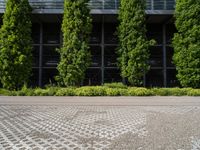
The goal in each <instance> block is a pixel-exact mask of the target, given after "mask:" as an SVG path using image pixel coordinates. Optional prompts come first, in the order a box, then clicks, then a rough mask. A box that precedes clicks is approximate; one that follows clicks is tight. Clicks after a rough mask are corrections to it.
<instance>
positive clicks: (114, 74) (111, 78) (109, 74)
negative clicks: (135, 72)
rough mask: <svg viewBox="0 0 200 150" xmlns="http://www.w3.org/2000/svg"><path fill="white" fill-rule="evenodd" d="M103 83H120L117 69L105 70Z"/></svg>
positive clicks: (120, 78) (120, 79)
mask: <svg viewBox="0 0 200 150" xmlns="http://www.w3.org/2000/svg"><path fill="white" fill-rule="evenodd" d="M104 82H105V83H110V82H122V77H121V76H120V70H119V69H105V75H104Z"/></svg>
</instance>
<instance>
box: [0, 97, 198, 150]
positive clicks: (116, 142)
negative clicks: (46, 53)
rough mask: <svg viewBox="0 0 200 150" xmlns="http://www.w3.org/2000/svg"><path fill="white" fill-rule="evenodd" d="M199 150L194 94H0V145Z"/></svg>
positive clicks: (50, 148) (0, 148)
mask: <svg viewBox="0 0 200 150" xmlns="http://www.w3.org/2000/svg"><path fill="white" fill-rule="evenodd" d="M4 149H5V150H7V149H8V150H9V149H10V150H13V149H14V150H23V149H31V150H32V149H34V150H40V149H42V150H43V149H44V150H54V149H55V150H57V149H58V150H96V149H97V150H174V149H176V150H199V149H200V98H199V97H92V98H91V97H0V150H4Z"/></svg>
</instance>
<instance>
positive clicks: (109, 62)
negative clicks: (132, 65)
mask: <svg viewBox="0 0 200 150" xmlns="http://www.w3.org/2000/svg"><path fill="white" fill-rule="evenodd" d="M116 48H117V47H116V46H106V47H105V49H104V58H105V60H104V63H105V67H117V54H116Z"/></svg>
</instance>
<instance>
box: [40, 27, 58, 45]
mask: <svg viewBox="0 0 200 150" xmlns="http://www.w3.org/2000/svg"><path fill="white" fill-rule="evenodd" d="M43 43H44V44H59V43H60V25H59V24H56V23H49V24H44V25H43Z"/></svg>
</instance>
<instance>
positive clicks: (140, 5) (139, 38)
mask: <svg viewBox="0 0 200 150" xmlns="http://www.w3.org/2000/svg"><path fill="white" fill-rule="evenodd" d="M145 16H146V15H145V0H121V7H120V12H119V21H120V25H119V27H118V37H119V42H120V44H119V48H118V53H119V58H118V60H119V67H120V69H121V75H122V77H124V78H127V79H128V81H129V83H130V84H131V85H133V86H141V85H142V81H143V80H142V77H143V75H144V73H146V72H147V71H148V70H149V64H148V59H149V44H150V42H149V41H148V40H147V38H146V24H145V21H146V17H145Z"/></svg>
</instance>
